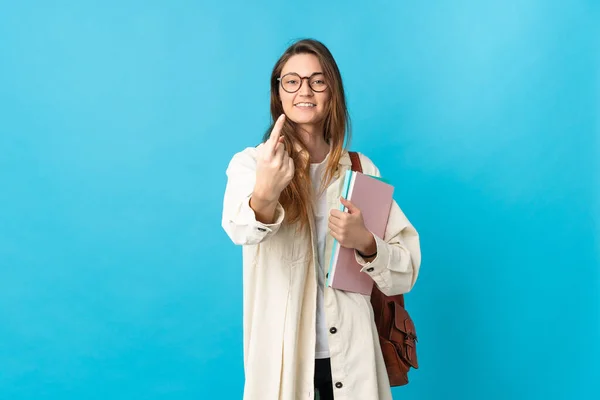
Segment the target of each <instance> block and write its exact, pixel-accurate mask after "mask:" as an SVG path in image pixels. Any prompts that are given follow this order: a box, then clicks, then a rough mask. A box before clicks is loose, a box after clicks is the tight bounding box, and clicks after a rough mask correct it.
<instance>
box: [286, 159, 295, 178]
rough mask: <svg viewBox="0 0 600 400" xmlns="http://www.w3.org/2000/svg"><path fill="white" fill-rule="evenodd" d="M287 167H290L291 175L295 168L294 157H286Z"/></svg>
mask: <svg viewBox="0 0 600 400" xmlns="http://www.w3.org/2000/svg"><path fill="white" fill-rule="evenodd" d="M288 167H289V168H290V170H291V172H292V176H293V175H294V171H295V170H296V166H295V165H294V159H293V158H292V157H288Z"/></svg>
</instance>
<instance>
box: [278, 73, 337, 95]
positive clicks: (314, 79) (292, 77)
mask: <svg viewBox="0 0 600 400" xmlns="http://www.w3.org/2000/svg"><path fill="white" fill-rule="evenodd" d="M305 79H308V85H309V86H310V88H311V89H312V90H313V91H315V92H319V93H320V92H324V91H325V90H327V83H326V82H325V77H324V76H323V74H322V73H321V72H315V73H314V74H312V75H311V76H305V77H301V76H300V75H298V74H297V73H295V72H290V73H287V74H285V75H284V76H282V77H281V78H277V80H278V81H279V83H281V87H282V88H283V90H285V91H286V92H288V93H296V92H297V91H298V90H300V88H301V87H302V83H304V80H305Z"/></svg>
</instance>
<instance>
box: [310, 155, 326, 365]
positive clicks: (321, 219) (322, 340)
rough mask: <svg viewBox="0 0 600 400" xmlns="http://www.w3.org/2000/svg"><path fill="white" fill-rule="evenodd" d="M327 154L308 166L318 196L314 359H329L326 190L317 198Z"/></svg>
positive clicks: (316, 200) (316, 203) (316, 204)
mask: <svg viewBox="0 0 600 400" xmlns="http://www.w3.org/2000/svg"><path fill="white" fill-rule="evenodd" d="M328 158H329V154H328V155H327V157H325V160H323V161H322V162H321V163H319V164H311V165H310V179H311V181H312V185H313V192H314V193H315V196H318V197H317V198H316V199H313V200H314V201H315V227H316V234H317V261H318V268H317V281H318V287H317V321H316V322H317V332H316V334H317V342H316V348H315V358H327V357H329V345H328V342H327V322H326V321H325V310H324V307H323V287H324V285H325V273H326V271H325V268H326V267H327V266H328V263H326V262H325V260H323V258H324V257H325V238H326V237H327V231H328V225H329V224H328V221H329V210H328V209H327V190H324V191H323V193H321V194H320V196H319V189H320V188H321V182H322V180H323V177H324V174H325V170H326V169H327V160H328Z"/></svg>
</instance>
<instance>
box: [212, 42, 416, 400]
mask: <svg viewBox="0 0 600 400" xmlns="http://www.w3.org/2000/svg"><path fill="white" fill-rule="evenodd" d="M271 116H272V118H273V121H274V123H273V125H272V127H271V128H270V129H269V131H268V132H267V133H266V134H265V137H264V138H263V143H261V144H260V145H259V146H257V147H256V148H247V149H245V150H243V151H241V152H239V153H237V154H235V155H234V156H233V158H232V160H231V162H230V164H229V166H228V168H227V177H228V181H227V187H226V189H225V196H224V202H223V219H222V225H223V228H224V229H225V231H226V232H227V234H228V235H229V237H230V238H231V240H232V241H233V242H234V243H235V244H238V245H242V246H243V252H242V253H243V287H244V296H243V297H244V308H243V309H244V369H245V377H246V381H245V387H244V399H246V400H278V399H280V400H288V399H290V400H292V399H294V400H295V399H311V398H314V396H315V392H316V391H317V392H319V396H320V399H321V400H327V399H333V398H334V397H335V399H337V400H339V399H348V400H350V399H352V400H354V399H356V400H376V399H391V398H392V396H391V390H390V385H389V381H388V377H387V372H386V369H385V364H384V361H383V357H382V354H381V348H380V345H379V338H378V333H377V328H376V326H375V323H374V320H373V310H372V307H371V303H370V299H369V296H364V295H361V294H357V293H351V292H345V291H341V290H336V289H332V288H329V287H326V286H325V285H324V282H325V274H326V269H327V268H328V264H329V263H328V260H329V259H330V257H331V251H332V245H333V240H334V238H335V239H337V240H338V241H339V243H340V245H341V246H344V247H347V248H352V249H355V253H356V259H357V261H358V262H359V264H360V265H361V266H363V268H362V272H364V273H365V274H368V275H370V276H371V277H372V278H373V281H374V282H375V284H376V285H377V286H378V287H379V289H380V290H381V291H382V292H383V293H385V294H386V295H395V294H401V293H406V292H408V291H410V290H411V288H412V287H413V285H414V284H415V281H416V279H417V275H418V272H419V266H420V260H421V254H420V247H419V237H418V234H417V232H416V230H415V229H414V228H413V226H412V225H411V224H410V222H409V221H408V220H407V218H406V217H405V215H404V214H403V213H402V211H401V210H400V208H399V206H398V204H397V203H396V202H394V203H393V205H392V209H391V212H390V217H389V221H388V225H387V229H386V233H385V235H384V237H383V238H380V237H377V236H375V235H373V234H372V233H371V232H369V231H368V230H367V229H366V228H365V225H364V222H363V219H362V216H361V212H360V210H359V209H358V208H357V207H355V206H354V205H353V204H351V203H350V202H347V201H346V200H344V199H342V198H341V197H340V194H341V190H342V184H343V181H344V174H345V172H346V171H347V170H348V169H349V168H350V167H351V161H350V157H349V155H348V152H347V151H346V150H345V148H344V139H345V138H346V136H347V135H348V134H349V133H348V129H347V128H348V112H347V109H346V100H345V94H344V87H343V85H342V78H341V75H340V72H339V70H338V67H337V64H336V62H335V60H334V59H333V56H332V55H331V53H330V52H329V50H328V49H327V48H326V47H325V46H324V45H323V44H322V43H320V42H318V41H315V40H301V41H298V42H296V43H294V44H293V45H292V46H290V47H289V48H288V49H287V50H286V51H285V53H284V54H283V55H282V56H281V58H280V59H279V61H278V62H277V63H276V64H275V67H274V68H273V72H272V75H271ZM360 159H361V162H362V166H363V171H364V173H366V174H371V175H376V176H379V170H378V169H377V167H376V166H375V165H374V164H373V163H372V162H371V160H370V159H369V158H367V157H366V156H364V155H362V154H360ZM340 202H341V203H343V204H344V205H346V206H347V208H348V210H349V211H348V212H341V211H339V204H340Z"/></svg>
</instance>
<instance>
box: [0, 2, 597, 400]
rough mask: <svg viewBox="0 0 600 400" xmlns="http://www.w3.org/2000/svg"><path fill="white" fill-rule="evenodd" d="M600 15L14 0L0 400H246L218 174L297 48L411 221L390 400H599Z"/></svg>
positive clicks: (4, 41) (593, 6) (259, 128)
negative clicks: (406, 332)
mask: <svg viewBox="0 0 600 400" xmlns="http://www.w3.org/2000/svg"><path fill="white" fill-rule="evenodd" d="M599 6H600V5H599V2H597V1H577V0H572V1H549V0H538V1H534V0H508V1H495V2H494V1H476V0H472V1H469V0H453V1H450V0H448V1H428V2H414V1H410V2H409V1H379V2H372V3H371V4H366V2H359V1H344V2H342V1H339V2H327V4H325V5H319V2H317V1H307V2H297V3H281V2H272V3H266V2H262V3H259V4H257V5H251V4H250V2H242V1H237V2H234V1H221V2H217V1H205V2H193V1H173V2H166V1H165V2H159V1H128V2H121V1H103V2H75V1H72V2H52V5H50V2H41V1H40V2H31V1H23V2H8V1H5V2H2V3H1V5H0V185H1V186H0V187H1V188H0V398H1V399H9V400H20V399H36V400H42V399H61V400H71V399H77V400H81V399H86V400H93V399H114V400H117V399H127V400H130V399H177V400H178V399H205V398H206V399H208V398H219V399H239V398H241V393H242V388H243V365H242V320H241V318H242V314H241V307H242V297H241V290H242V287H241V251H240V249H239V248H236V247H235V246H234V245H233V244H231V243H230V241H229V240H228V238H227V236H226V235H225V233H224V232H223V230H222V229H221V228H220V216H221V202H222V195H223V190H224V187H225V174H224V173H225V168H226V167H227V164H228V162H229V160H230V158H231V157H232V155H233V154H234V153H235V152H237V151H240V150H242V149H243V148H245V147H246V146H253V145H255V144H256V143H257V142H258V141H259V140H260V138H261V137H262V134H263V132H264V130H265V128H266V127H267V126H268V123H269V113H268V99H269V92H268V91H269V85H268V80H269V74H270V71H271V68H272V66H273V64H274V63H275V61H276V60H277V58H278V57H279V55H280V54H281V53H282V52H283V51H284V49H285V48H286V47H287V46H288V45H289V44H290V42H291V40H293V39H297V38H302V37H314V38H317V39H319V40H322V41H323V42H325V44H326V45H328V46H329V48H330V49H331V51H332V52H333V54H334V56H335V57H336V59H337V61H338V63H339V66H340V69H341V71H342V74H343V78H344V82H345V85H346V89H347V93H348V102H349V108H350V112H351V116H352V120H353V127H354V134H355V137H354V140H353V142H352V148H353V149H355V150H360V151H362V152H364V153H365V154H367V155H368V156H369V157H371V158H372V159H373V160H374V161H375V162H376V164H377V165H378V166H379V167H380V169H381V171H382V173H383V174H384V175H385V176H386V177H387V178H389V179H390V180H391V181H392V182H393V183H394V184H395V185H396V186H397V196H396V199H397V200H398V202H399V203H400V205H401V207H402V208H403V209H404V211H405V212H406V214H407V215H408V217H409V218H410V219H411V221H412V222H413V223H414V225H415V226H416V227H417V229H418V230H419V232H420V234H421V240H422V251H423V264H422V272H421V275H420V279H419V281H418V283H417V286H416V287H415V289H414V291H413V292H412V293H411V294H410V295H408V296H407V305H408V307H409V310H410V312H411V313H412V315H413V317H414V319H415V322H416V325H417V331H418V334H419V357H420V363H421V368H420V369H419V370H416V371H413V372H411V374H410V379H411V383H410V385H408V386H406V387H402V388H397V389H394V397H395V398H398V399H419V400H422V399H435V400H437V399H461V400H471V399H486V400H496V399H508V398H510V399H565V400H566V399H569V400H570V399H597V398H599V396H600V379H599V376H600V368H599V365H600V361H599V359H600V345H599V339H600V307H599V304H600V298H599V289H600V274H599V264H600V235H599V230H600V224H599V221H600V211H599V205H600V193H599V188H600V179H599V174H598V173H599V171H600V162H599V161H598V160H599V159H600V138H599V136H600V119H599V117H598V112H599V111H600V95H599V93H600V76H599V71H600V46H599V38H600V32H598V31H599V29H598V25H600V23H599V21H600V12H599V11H600V10H599V8H600V7H599Z"/></svg>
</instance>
